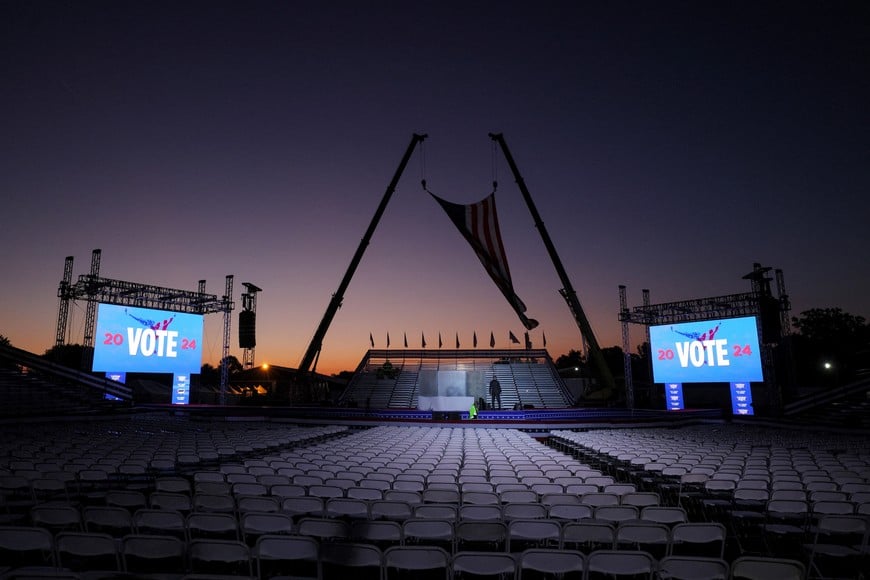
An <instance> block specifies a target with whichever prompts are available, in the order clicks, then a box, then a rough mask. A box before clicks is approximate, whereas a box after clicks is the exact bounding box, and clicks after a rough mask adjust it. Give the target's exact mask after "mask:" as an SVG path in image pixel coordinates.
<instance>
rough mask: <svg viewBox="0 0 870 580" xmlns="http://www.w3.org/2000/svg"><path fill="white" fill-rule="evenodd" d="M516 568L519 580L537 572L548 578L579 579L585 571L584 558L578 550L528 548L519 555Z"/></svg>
mask: <svg viewBox="0 0 870 580" xmlns="http://www.w3.org/2000/svg"><path fill="white" fill-rule="evenodd" d="M517 566H518V568H519V576H520V578H522V577H523V576H524V575H526V573H528V572H539V573H541V574H546V575H548V577H558V578H570V577H572V576H576V577H578V578H579V577H580V574H582V573H583V572H584V570H585V569H586V558H585V556H584V555H583V553H582V552H580V551H578V550H561V549H549V548H529V549H528V550H525V551H523V552H522V553H521V554H520V555H519V557H518V561H517Z"/></svg>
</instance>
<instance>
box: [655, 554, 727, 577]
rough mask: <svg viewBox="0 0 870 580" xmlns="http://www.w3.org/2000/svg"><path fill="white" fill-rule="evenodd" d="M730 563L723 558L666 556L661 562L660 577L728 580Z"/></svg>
mask: <svg viewBox="0 0 870 580" xmlns="http://www.w3.org/2000/svg"><path fill="white" fill-rule="evenodd" d="M728 573H729V566H728V562H726V561H725V560H723V559H722V558H704V557H697V556H665V557H664V558H662V559H661V560H659V576H660V577H662V578H669V579H671V580H728Z"/></svg>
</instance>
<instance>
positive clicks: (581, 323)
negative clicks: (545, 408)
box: [489, 133, 616, 393]
mask: <svg viewBox="0 0 870 580" xmlns="http://www.w3.org/2000/svg"><path fill="white" fill-rule="evenodd" d="M489 136H490V138H491V139H492V140H493V141H495V142H496V143H498V144H499V146H500V147H501V150H502V153H504V157H505V159H506V160H507V163H508V166H510V168H511V172H512V173H513V175H514V179H515V180H516V182H517V186H518V187H519V188H520V193H522V194H523V199H524V200H525V201H526V205H527V206H528V208H529V213H531V214H532V219H533V220H534V222H535V227H536V228H537V229H538V232H539V233H540V234H541V239H542V240H543V241H544V246H545V247H546V248H547V253H548V254H550V260H552V262H553V266H554V267H555V268H556V273H557V274H558V276H559V280H560V281H561V283H562V289H561V290H559V294H561V295H562V298H564V299H565V302H567V303H568V308H569V309H570V310H571V314H572V315H573V316H574V320H575V322H576V323H577V326H578V328H579V329H580V333H581V334H582V335H583V338H585V339H586V342H587V343H589V356H590V357H591V358H592V363H593V365H594V367H595V369H596V371H597V374H598V378H599V380H601V384H602V386H603V387H604V388H606V389H609V390H610V392H611V393H614V392H616V389H615V386H616V385H615V383H614V381H613V374H612V373H611V372H610V369H609V368H608V366H607V363H606V362H605V360H604V355H602V354H601V347H600V346H599V345H598V340H597V339H596V338H595V333H594V332H593V331H592V326H591V325H590V324H589V320H588V319H587V318H586V314H585V313H584V312H583V307H582V306H580V299H579V298H577V292H576V291H575V290H574V287H573V286H572V285H571V280H570V279H569V278H568V274H567V272H565V268H564V267H563V266H562V260H561V259H560V258H559V254H558V253H557V252H556V246H554V245H553V241H552V240H551V239H550V234H549V233H547V228H545V227H544V222H543V220H541V216H540V214H539V213H538V209H537V208H536V207H535V202H534V201H533V200H532V195H531V194H530V193H529V189H528V188H527V187H526V182H525V181H523V178H522V176H521V175H520V170H519V169H518V168H517V164H516V162H515V161H514V158H513V155H511V152H510V149H508V146H507V143H506V142H505V140H504V136H503V135H502V134H501V133H490V134H489Z"/></svg>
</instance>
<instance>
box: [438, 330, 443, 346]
mask: <svg viewBox="0 0 870 580" xmlns="http://www.w3.org/2000/svg"><path fill="white" fill-rule="evenodd" d="M442 346H444V343H443V342H442V341H441V333H440V332H439V333H438V348H441V347H442Z"/></svg>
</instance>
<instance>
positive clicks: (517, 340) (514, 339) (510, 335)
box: [508, 330, 520, 344]
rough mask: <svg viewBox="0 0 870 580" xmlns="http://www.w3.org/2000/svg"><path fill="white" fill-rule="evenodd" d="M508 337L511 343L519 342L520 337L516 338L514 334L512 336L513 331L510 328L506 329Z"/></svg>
mask: <svg viewBox="0 0 870 580" xmlns="http://www.w3.org/2000/svg"><path fill="white" fill-rule="evenodd" d="M508 338H509V339H510V341H511V344H519V343H520V339H518V338H517V337H516V336H514V332H513V331H512V330H508Z"/></svg>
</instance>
